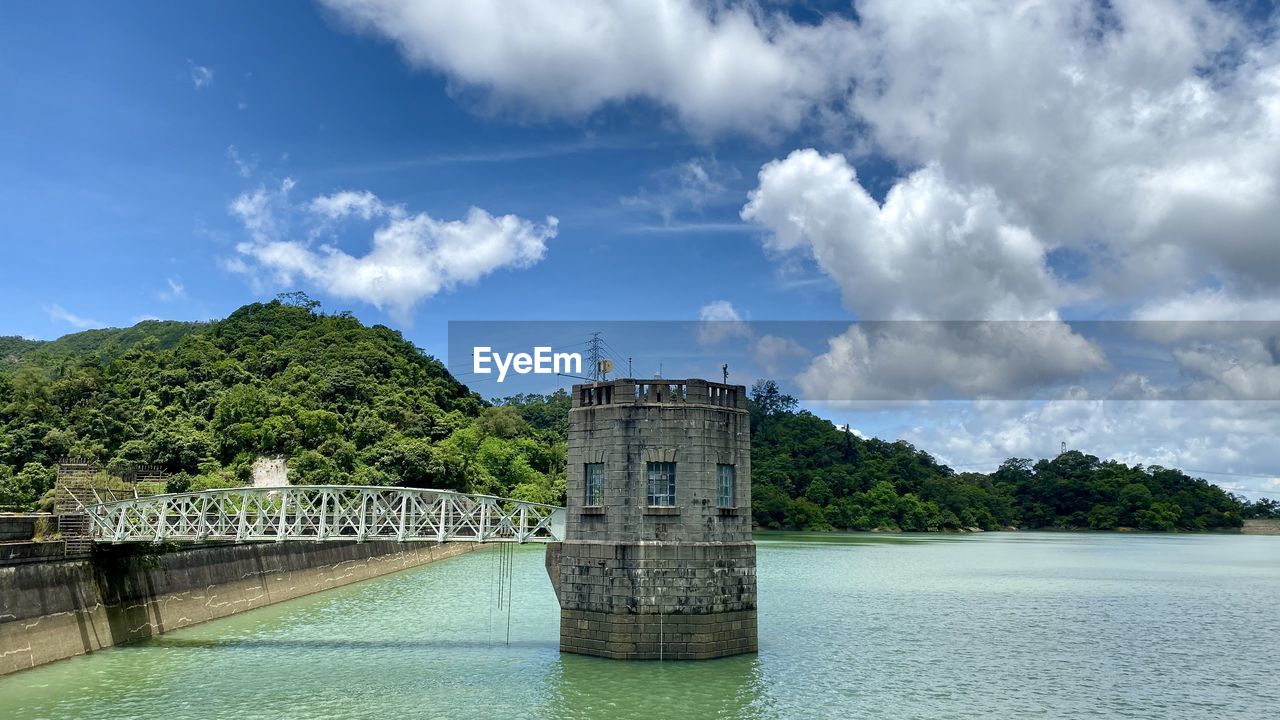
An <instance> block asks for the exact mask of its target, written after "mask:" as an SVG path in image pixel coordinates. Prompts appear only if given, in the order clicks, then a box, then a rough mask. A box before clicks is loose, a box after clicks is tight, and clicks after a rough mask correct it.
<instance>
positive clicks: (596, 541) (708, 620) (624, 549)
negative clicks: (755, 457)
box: [547, 380, 757, 659]
mask: <svg viewBox="0 0 1280 720" xmlns="http://www.w3.org/2000/svg"><path fill="white" fill-rule="evenodd" d="M745 391H746V389H745V388H743V387H741V386H729V385H720V384H717V383H709V382H707V381H703V380H615V381H612V382H607V383H595V384H592V385H579V386H575V388H574V407H573V409H572V410H571V411H570V416H569V418H570V422H569V448H568V451H569V452H568V455H569V457H568V460H569V462H568V473H567V486H568V488H567V494H568V498H567V502H566V505H567V524H566V535H565V541H564V542H563V543H560V544H559V546H557V547H553V548H549V549H548V555H547V569H548V573H549V574H550V575H551V576H552V584H553V586H554V587H555V588H556V595H557V597H558V598H559V600H560V608H561V616H560V617H561V622H560V649H561V650H562V651H565V652H576V653H582V654H587V655H598V656H603V657H610V658H620V659H659V658H661V659H704V658H712V657H720V656H724V655H735V654H740V653H745V652H754V651H755V650H756V644H757V643H756V574H755V568H756V563H755V545H754V544H753V543H752V541H751V510H750V508H751V444H750V423H749V419H748V415H747V412H746V406H745ZM651 462H657V463H675V468H676V493H675V502H674V504H673V505H671V506H656V507H654V506H649V505H648V504H647V490H648V487H647V486H648V464H649V463H651ZM589 463H602V464H603V466H604V487H603V496H602V498H601V501H600V502H599V503H598V504H593V505H587V504H586V495H585V490H586V469H585V466H586V465H587V464H589ZM720 465H730V466H732V467H733V468H734V472H735V487H734V492H733V498H732V502H730V503H728V504H727V505H723V504H722V503H721V502H720V501H719V498H718V494H717V475H718V472H719V467H718V466H720Z"/></svg>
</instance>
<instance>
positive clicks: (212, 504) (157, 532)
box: [84, 485, 565, 543]
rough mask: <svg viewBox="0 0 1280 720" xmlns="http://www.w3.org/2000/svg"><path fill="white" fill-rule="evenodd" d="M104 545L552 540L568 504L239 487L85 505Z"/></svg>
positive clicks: (357, 489) (415, 492) (349, 488)
mask: <svg viewBox="0 0 1280 720" xmlns="http://www.w3.org/2000/svg"><path fill="white" fill-rule="evenodd" d="M84 511H85V512H86V513H88V515H89V535H90V537H91V538H92V540H93V541H94V542H100V543H141V542H215V541H217V542H227V541H230V542H285V541H292V540H305V541H311V542H323V541H338V540H344V541H351V540H357V541H363V540H396V541H399V542H450V541H456V542H480V543H487V542H496V543H549V542H559V541H560V540H562V539H563V538H564V528H565V509H564V508H562V507H556V506H554V505H543V504H541V503H533V502H526V501H523V500H510V499H506V498H500V497H493V496H491V495H470V494H466V493H458V492H452V491H449V490H428V489H421V488H400V487H365V486H359V485H290V486H285V487H272V488H259V487H242V488H230V489H219V490H205V491H202V492H188V493H175V494H169V495H147V496H142V497H135V498H128V499H124V500H110V501H101V500H100V499H99V501H98V502H94V503H87V504H85V505H84Z"/></svg>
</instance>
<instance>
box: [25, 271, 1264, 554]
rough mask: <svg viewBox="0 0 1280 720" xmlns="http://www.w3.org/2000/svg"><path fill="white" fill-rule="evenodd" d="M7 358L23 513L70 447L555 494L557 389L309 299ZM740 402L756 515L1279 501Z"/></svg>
mask: <svg viewBox="0 0 1280 720" xmlns="http://www.w3.org/2000/svg"><path fill="white" fill-rule="evenodd" d="M0 359H2V361H0V509H29V508H31V507H34V505H35V504H36V503H37V502H38V501H39V500H40V498H41V497H42V496H44V495H45V493H46V492H47V491H48V489H49V488H50V486H51V485H52V483H53V480H54V470H53V468H54V465H55V464H56V463H57V462H58V460H59V459H61V458H63V457H66V456H81V457H84V458H87V459H90V460H93V461H95V462H97V463H99V464H101V465H103V466H106V467H108V468H111V469H115V470H123V469H125V468H127V467H129V466H132V465H136V464H138V463H147V464H156V465H160V466H162V467H163V468H165V469H167V470H168V471H170V472H172V473H174V475H173V476H172V477H171V478H170V482H169V487H170V489H171V490H174V491H181V490H186V489H193V490H198V489H203V488H210V487H228V486H234V485H240V484H244V483H246V482H248V481H249V480H250V479H251V477H252V473H251V466H252V464H253V462H254V461H255V460H257V459H258V458H259V457H261V456H263V455H279V456H284V457H286V458H287V459H288V462H289V468H290V472H291V480H292V481H293V482H295V483H308V484H310V483H317V484H325V483H355V484H361V485H406V486H420V487H437V488H446V489H457V490H466V491H471V492H482V493H490V494H495V495H503V496H508V497H518V498H523V499H528V500H536V501H539V502H549V503H560V502H563V499H564V492H565V463H566V454H567V453H566V445H565V438H566V435H567V433H568V416H569V408H570V407H571V404H572V403H571V398H570V396H569V394H568V393H566V392H565V391H563V390H559V391H556V392H554V393H552V394H550V395H537V394H527V395H515V396H511V397H506V398H501V399H497V400H494V401H492V402H491V403H489V402H485V401H484V400H482V399H481V398H480V397H479V396H478V395H476V394H475V393H473V392H471V391H469V390H468V389H467V388H466V387H465V386H463V385H462V384H461V383H459V382H458V381H457V380H455V379H454V378H453V377H452V376H451V375H450V374H449V373H448V371H447V370H446V369H445V368H444V366H443V365H441V364H440V363H439V362H438V361H437V360H435V359H434V358H432V357H430V356H428V355H426V354H424V353H423V352H422V351H420V350H419V349H418V348H416V347H414V346H413V344H411V343H409V342H407V341H405V340H404V338H402V337H401V336H400V334H399V333H398V332H396V331H394V330H391V329H390V328H387V327H384V326H381V325H376V326H373V327H366V326H364V325H362V324H361V323H360V322H359V321H358V320H356V319H355V318H354V317H352V316H351V314H350V313H339V314H336V315H326V314H324V313H322V312H321V311H320V307H319V304H318V303H317V302H315V301H314V300H312V299H311V298H309V297H307V296H306V295H303V294H301V293H290V294H288V295H284V296H281V297H280V298H278V299H277V300H275V301H273V302H270V303H257V304H253V305H247V306H245V307H243V308H240V309H239V310H237V311H235V312H234V313H232V314H231V315H230V316H229V317H227V318H226V319H225V320H220V321H217V322H212V323H168V322H144V323H139V324H138V325H136V326H134V327H132V328H126V329H123V330H94V331H89V332H86V333H77V334H75V335H69V336H67V337H64V338H60V339H59V340H56V341H53V342H48V343H42V342H37V341H30V340H23V339H20V338H0ZM749 408H750V415H751V425H752V427H751V432H752V443H753V444H752V453H751V462H752V470H753V472H752V483H753V484H752V493H753V511H754V516H755V522H756V524H757V525H759V526H761V527H766V528H798V529H810V530H821V529H830V528H840V529H855V530H873V529H877V528H878V529H885V530H898V529H900V530H908V531H933V530H946V529H960V528H982V529H998V528H1003V527H1006V526H1009V525H1016V526H1020V527H1058V528H1094V529H1099V530H1109V529H1114V528H1121V527H1132V528H1141V529H1147V530H1175V529H1178V530H1200V529H1211V528H1231V527H1239V526H1240V525H1241V523H1242V521H1243V519H1244V518H1245V517H1275V516H1280V503H1275V502H1274V501H1269V500H1263V501H1259V502H1257V503H1248V502H1246V501H1244V500H1243V499H1242V498H1237V497H1233V496H1230V495H1228V494H1226V493H1224V492H1223V491H1222V490H1221V489H1220V488H1218V487H1217V486H1215V485H1212V484H1210V483H1208V482H1206V481H1204V480H1200V479H1197V478H1191V477H1188V476H1187V475H1185V474H1184V473H1182V472H1180V471H1177V470H1173V469H1169V468H1162V467H1150V468H1142V467H1141V466H1137V467H1130V466H1126V465H1124V464H1122V463H1117V462H1113V461H1102V460H1100V459H1098V458H1096V457H1093V456H1091V455H1086V454H1084V453H1080V452H1067V453H1063V454H1061V455H1059V456H1058V457H1056V458H1053V459H1052V460H1031V459H1027V458H1011V459H1009V460H1007V461H1006V462H1004V463H1003V464H1002V465H1001V466H1000V467H999V468H998V469H997V470H996V471H995V472H993V473H991V474H989V475H987V474H980V473H963V474H957V473H955V472H954V471H952V469H951V468H948V467H946V466H945V465H942V464H940V463H938V462H937V461H936V460H935V459H934V458H933V457H932V456H930V455H929V454H928V453H925V452H922V451H920V450H917V449H916V448H914V447H912V446H911V445H910V444H909V443H906V442H902V441H898V442H887V441H884V440H880V439H877V438H862V437H858V436H857V435H855V434H854V433H853V432H851V431H850V430H849V429H848V428H838V427H836V426H834V425H832V424H831V423H830V422H828V421H827V420H824V419H822V418H819V417H817V416H815V415H813V414H812V413H810V412H808V411H804V410H798V409H797V402H796V400H795V398H793V397H790V396H788V395H786V394H785V393H783V392H782V391H781V389H780V388H779V387H778V385H777V384H776V383H775V382H773V381H772V380H760V381H758V382H756V383H755V384H754V385H753V386H752V388H751V392H750V399H749Z"/></svg>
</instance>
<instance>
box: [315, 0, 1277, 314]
mask: <svg viewBox="0 0 1280 720" xmlns="http://www.w3.org/2000/svg"><path fill="white" fill-rule="evenodd" d="M325 3H326V5H328V6H329V7H330V8H331V9H332V10H333V11H334V12H335V14H336V16H337V17H338V18H340V19H341V20H342V21H344V22H346V23H348V24H349V25H351V26H352V27H356V28H360V29H362V30H366V31H369V32H373V33H375V34H378V35H380V36H383V37H385V38H387V39H389V40H390V41H392V42H393V43H395V45H396V46H397V47H398V48H399V50H400V51H401V53H402V54H403V56H404V57H405V58H406V59H407V60H408V61H409V62H411V63H413V64H415V65H418V66H421V67H425V68H430V69H432V70H435V71H439V72H441V73H444V74H445V75H447V76H448V77H449V78H450V79H451V80H452V82H453V87H454V89H455V90H457V91H459V93H460V94H461V95H462V96H465V97H476V96H477V95H479V96H481V97H483V98H485V99H487V101H488V102H489V103H490V104H491V105H492V106H497V107H503V108H517V109H520V110H523V111H524V112H526V113H529V114H532V115H535V116H537V115H544V116H545V115H581V114H585V113H590V112H593V111H596V110H599V109H601V108H605V107H608V106H610V105H615V104H621V103H627V102H631V101H635V100H641V101H648V102H652V103H656V104H658V105H660V106H662V107H665V108H667V109H669V110H670V111H671V113H672V114H673V115H674V116H675V117H676V118H678V119H679V120H680V121H681V122H682V123H683V125H684V126H685V127H686V128H688V129H689V130H691V131H692V132H694V133H695V134H698V135H702V136H711V135H714V134H717V133H725V132H746V133H752V134H762V135H770V134H776V132H777V131H778V130H797V129H803V130H813V129H815V128H816V129H819V130H821V131H824V132H823V133H821V134H822V136H823V137H825V138H828V139H830V138H845V139H847V149H849V150H852V151H854V154H852V155H851V157H859V156H860V155H861V154H863V153H865V154H867V155H876V156H880V157H881V158H887V159H889V160H891V161H893V162H894V163H895V164H897V165H898V166H900V167H903V168H905V172H906V173H907V178H906V179H904V180H903V181H902V183H901V184H900V186H899V187H901V188H902V189H903V192H904V193H906V194H907V195H910V196H912V197H913V198H915V199H921V198H920V196H919V193H920V192H922V191H927V192H928V193H929V194H930V195H933V196H935V197H940V196H941V195H943V194H946V195H951V196H953V197H954V198H955V199H957V200H958V201H959V203H960V205H961V206H967V207H969V209H970V210H973V211H975V212H992V213H995V215H994V216H992V218H991V219H992V220H993V221H995V222H998V223H999V224H1000V225H1002V226H1004V227H1007V228H1008V229H1010V230H1011V231H1016V232H1017V233H1024V234H1025V243H1024V244H1026V245H1027V246H1028V251H1029V252H1031V254H1033V255H1035V254H1044V253H1045V252H1048V251H1050V250H1054V249H1069V250H1072V251H1074V252H1077V253H1079V254H1080V255H1081V256H1082V258H1083V260H1082V262H1083V264H1084V265H1085V274H1086V275H1087V277H1085V278H1083V279H1082V280H1081V282H1080V283H1078V284H1079V285H1081V286H1082V287H1086V288H1088V289H1089V290H1090V291H1091V293H1092V296H1093V297H1094V298H1096V301H1095V305H1096V304H1098V303H1101V304H1103V305H1111V306H1115V307H1130V306H1132V305H1134V304H1143V303H1145V302H1148V301H1150V300H1151V299H1152V298H1155V297H1166V296H1167V297H1177V296H1179V295H1182V294H1185V293H1195V292H1199V291H1201V290H1203V288H1204V287H1205V286H1206V284H1205V283H1206V280H1207V279H1208V278H1212V282H1213V283H1216V284H1217V285H1218V286H1221V287H1224V288H1225V289H1226V291H1227V292H1229V293H1231V294H1233V295H1235V296H1239V297H1241V298H1246V299H1247V298H1250V297H1255V296H1259V295H1260V294H1263V295H1267V296H1271V297H1274V296H1275V295H1276V293H1274V292H1265V291H1268V290H1273V289H1274V287H1275V284H1276V283H1277V282H1280V258H1277V255H1276V252H1275V243H1274V237H1273V236H1274V233H1273V232H1272V228H1275V227H1277V226H1280V43H1278V42H1277V38H1280V33H1277V32H1275V30H1276V18H1277V16H1275V15H1272V16H1270V17H1265V18H1250V19H1248V20H1246V19H1244V18H1242V16H1241V15H1240V13H1242V12H1244V11H1243V10H1241V9H1240V8H1239V6H1238V5H1236V4H1231V3H1214V2H1209V1H1208V0H1148V1H1146V2H1116V3H1096V2H1092V0H1065V1H1063V2H1054V3H1020V4H1013V5H1010V4H1009V3H1008V2H1005V1H1004V0H860V1H859V2H857V3H856V6H855V8H854V12H846V13H843V14H841V13H839V12H830V13H825V14H824V15H823V16H822V18H821V19H820V20H815V21H813V22H811V23H802V22H796V21H795V20H793V19H790V18H789V17H787V16H786V15H785V14H784V13H781V12H774V11H773V10H771V9H769V7H768V6H761V5H756V4H748V3H744V4H735V3H699V2H694V1H693V0H632V1H630V2H626V1H623V2H615V3H597V2H591V1H590V0H571V1H570V2H565V3H559V4H557V6H556V11H555V12H546V11H545V5H544V4H543V3H539V2H536V0H519V1H516V2H510V1H508V2H497V0H477V2H471V3H465V4H464V6H459V5H458V4H457V3H450V2H444V0H435V1H431V0H427V1H421V2H414V1H411V0H325ZM855 18H856V19H855ZM806 120H813V121H814V122H812V123H809V124H807V125H806ZM920 173H924V175H923V176H922V175H921V174H920ZM920 184H930V185H931V186H932V187H930V188H920V187H914V188H913V187H909V186H911V185H917V186H918V185H920ZM904 210H905V211H908V212H909V211H910V210H911V208H910V207H909V206H908V207H905V208H904ZM931 212H932V211H931ZM935 219H937V218H935ZM952 219H953V220H954V218H952ZM975 219H976V220H978V221H980V222H981V221H982V218H975ZM904 220H906V218H904ZM939 242H941V241H939ZM953 242H957V243H963V242H967V240H966V239H965V238H964V237H963V236H962V237H959V238H954V239H953ZM1001 242H1002V243H1004V244H1006V245H1007V244H1019V243H1023V241H1022V240H1018V239H1008V240H1002V241H1001ZM1037 246H1038V247H1037ZM1008 249H1011V248H1006V250H1008ZM995 259H999V260H1009V259H1012V258H1010V257H1008V256H1003V257H1001V258H995ZM1030 269H1031V270H1032V275H1029V276H1026V282H1027V283H1029V284H1030V285H1033V286H1035V285H1038V286H1041V287H1032V288H1024V287H1019V286H1011V285H1009V284H1008V283H1009V282H1010V278H1009V277H1008V276H1003V275H1002V276H999V279H1000V282H1003V283H1005V286H1004V287H1002V288H999V290H1001V291H1004V292H1009V293H1012V294H1013V295H1015V296H1017V298H1016V299H1014V300H1013V304H1014V305H1015V306H1025V305H1028V304H1029V305H1031V306H1033V307H1037V308H1038V307H1040V306H1043V305H1045V304H1046V303H1047V304H1048V305H1049V306H1051V307H1054V308H1059V307H1063V302H1064V300H1063V299H1062V298H1058V299H1052V298H1050V297H1048V296H1047V295H1046V294H1045V291H1046V290H1048V289H1049V288H1047V287H1043V286H1044V285H1045V282H1044V279H1043V278H1040V277H1037V273H1038V272H1039V270H1038V269H1036V268H1034V267H1032V268H1030ZM909 280H910V279H909V278H904V287H903V288H900V289H899V290H898V291H897V292H895V293H892V294H894V295H902V294H910V293H911V292H913V291H914V288H908V287H907V286H906V285H905V283H906V282H909ZM975 282H981V281H975V280H974V279H973V278H968V277H963V278H959V279H956V280H954V281H952V284H954V285H957V286H958V287H957V291H956V292H957V294H962V293H964V292H969V291H973V290H974V289H975V288H974V283H975ZM1028 290H1029V291H1030V293H1031V296H1030V298H1029V299H1028V300H1025V301H1024V300H1022V299H1021V298H1022V295H1023V294H1024V293H1025V292H1026V291H1028ZM978 291H981V290H980V289H979V290H978ZM957 299H960V300H963V298H957ZM887 304H892V303H887ZM946 309H947V310H951V309H952V308H946ZM961 309H967V308H964V307H962V308H961ZM999 309H1001V310H1003V311H1004V312H1005V313H1006V315H1007V316H1016V317H1028V316H1029V315H1027V313H1026V311H1027V310H1028V308H1027V307H1007V306H1006V307H1003V308H999ZM1015 311H1016V312H1015ZM943 316H946V317H950V316H951V315H950V314H946V315H942V316H935V317H943Z"/></svg>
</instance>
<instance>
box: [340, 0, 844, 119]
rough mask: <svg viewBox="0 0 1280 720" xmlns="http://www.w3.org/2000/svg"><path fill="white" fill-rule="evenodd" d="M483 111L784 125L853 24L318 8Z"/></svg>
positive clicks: (623, 6)
mask: <svg viewBox="0 0 1280 720" xmlns="http://www.w3.org/2000/svg"><path fill="white" fill-rule="evenodd" d="M323 2H324V4H325V5H327V6H328V7H330V8H331V9H332V10H334V11H335V12H336V13H337V15H338V17H340V18H342V19H343V20H345V21H346V22H348V23H349V24H350V25H352V26H353V27H356V28H359V29H362V30H369V31H372V32H375V33H377V34H379V35H382V36H384V37H386V38H388V39H390V40H391V41H392V42H394V43H395V45H396V46H397V47H398V48H399V50H400V52H401V54H402V55H404V57H405V58H406V59H407V60H408V61H409V62H410V63H412V64H414V65H417V66H420V67H425V68H430V69H432V70H436V71H439V72H442V73H444V74H446V75H447V76H448V77H449V78H450V79H451V80H452V81H453V82H454V83H455V84H456V85H457V86H459V87H460V88H462V89H468V90H474V91H479V92H480V93H483V94H484V95H485V97H486V99H487V100H488V101H489V102H490V103H491V104H494V105H500V106H504V107H508V108H517V109H519V110H522V111H524V112H527V113H531V114H534V115H542V116H553V115H559V116H564V115H583V114H587V113H590V112H593V111H595V110H598V109H600V108H602V107H604V106H607V105H610V104H616V103H624V102H627V101H631V100H635V99H647V100H650V101H652V102H655V103H657V104H659V105H661V106H664V107H666V108H670V109H671V110H672V111H673V112H674V113H675V114H676V115H677V116H678V117H679V118H680V119H681V120H682V121H683V122H684V124H685V125H686V126H687V127H689V128H690V129H692V130H694V131H695V132H698V133H702V134H710V133H715V132H721V131H726V130H727V131H737V132H745V133H750V134H769V133H773V132H775V131H778V130H786V129H791V128H795V127H797V126H799V125H800V123H801V122H802V121H803V120H804V119H806V118H808V117H812V116H814V115H815V113H816V112H817V110H818V106H820V105H822V104H823V102H825V101H826V100H832V99H836V98H839V97H840V96H841V95H842V91H843V89H844V86H845V84H846V83H847V77H848V74H849V65H850V63H851V61H852V57H853V50H854V48H853V45H854V44H856V42H857V38H856V37H855V36H854V29H855V28H854V26H853V25H852V24H851V23H850V22H848V21H846V20H842V19H839V18H831V19H828V20H825V21H823V22H821V23H818V24H816V25H805V24H800V23H796V22H794V21H792V20H791V19H789V18H788V17H787V16H786V15H785V14H783V13H778V12H768V11H765V10H763V9H762V8H760V7H759V6H755V5H745V6H744V5H729V4H720V3H716V4H704V3H699V2H692V1H691V0H621V1H620V2H611V3H600V2H594V1H593V0H568V1H567V2H560V3H556V4H555V6H554V9H552V8H550V7H549V6H548V5H547V4H546V3H544V2H539V1H538V0H473V1H472V2H467V3H456V2H447V1H446V0H422V1H414V0H323Z"/></svg>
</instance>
